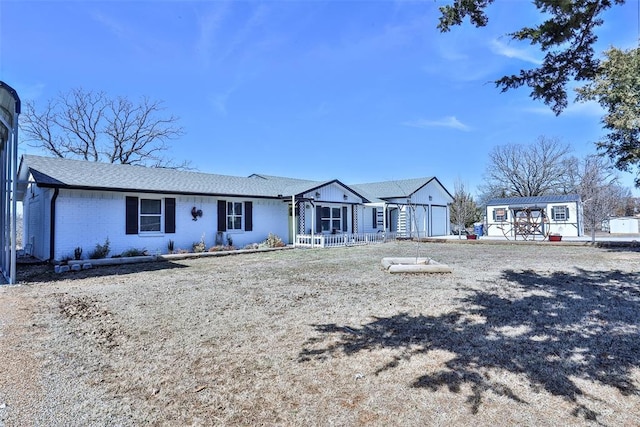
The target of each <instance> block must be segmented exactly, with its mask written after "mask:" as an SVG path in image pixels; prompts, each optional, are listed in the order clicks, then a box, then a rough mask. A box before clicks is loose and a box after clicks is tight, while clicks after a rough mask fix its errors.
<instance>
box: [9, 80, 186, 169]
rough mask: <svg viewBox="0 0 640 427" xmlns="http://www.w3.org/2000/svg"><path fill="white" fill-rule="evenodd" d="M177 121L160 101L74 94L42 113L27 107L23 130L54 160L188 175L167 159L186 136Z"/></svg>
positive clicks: (51, 103)
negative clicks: (173, 145)
mask: <svg viewBox="0 0 640 427" xmlns="http://www.w3.org/2000/svg"><path fill="white" fill-rule="evenodd" d="M177 122H178V118H177V117H176V116H173V115H166V114H164V108H163V106H162V102H161V101H151V100H149V99H148V98H146V97H145V98H142V99H141V100H140V101H139V102H138V103H133V102H132V101H130V100H129V99H127V98H124V97H118V98H115V99H112V98H109V97H108V96H107V95H106V94H105V93H104V92H94V91H84V90H83V89H72V90H71V91H69V92H68V93H65V94H60V95H59V96H58V97H57V98H56V99H54V100H53V101H49V102H48V104H47V106H46V107H45V108H44V110H43V111H42V112H40V113H39V112H38V111H37V110H36V108H35V104H34V103H26V108H25V111H24V112H23V114H22V116H21V129H22V132H23V135H25V136H26V137H27V140H28V141H31V142H33V143H34V144H33V146H35V147H39V148H42V149H43V150H45V151H48V152H50V153H52V154H53V155H55V156H57V157H70V158H80V159H83V160H90V161H96V162H97V161H105V162H109V163H122V164H137V165H144V166H152V167H167V168H175V169H190V167H189V163H188V162H182V163H175V162H174V161H173V160H171V159H167V158H166V157H165V154H166V152H167V151H168V150H169V149H170V145H169V141H171V140H173V139H176V138H179V137H180V136H182V135H184V130H183V128H182V127H180V126H179V125H177Z"/></svg>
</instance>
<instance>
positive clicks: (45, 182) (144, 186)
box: [21, 155, 286, 197]
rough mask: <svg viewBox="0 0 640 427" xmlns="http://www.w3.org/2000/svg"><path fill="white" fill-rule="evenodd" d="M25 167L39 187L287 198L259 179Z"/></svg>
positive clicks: (58, 162) (105, 166)
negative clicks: (280, 196) (281, 196)
mask: <svg viewBox="0 0 640 427" xmlns="http://www.w3.org/2000/svg"><path fill="white" fill-rule="evenodd" d="M23 164H25V165H26V166H27V167H28V168H29V171H30V172H31V173H32V174H33V178H34V179H35V181H36V183H37V184H38V185H40V186H49V187H67V188H96V189H103V190H118V191H137V192H152V193H175V194H201V195H231V196H232V195H238V196H255V197H278V196H279V195H286V194H284V193H283V190H284V189H283V188H281V187H279V186H278V185H277V183H275V182H274V181H269V180H262V179H256V178H246V177H236V176H228V175H215V174H208V173H201V172H190V171H179V170H174V169H163V168H148V167H144V166H133V165H121V164H111V163H98V162H87V161H83V160H71V159H60V158H54V157H40V156H33V155H25V156H23V160H22V164H21V171H22V168H23V166H22V165H23ZM22 173H23V174H24V172H22ZM21 178H22V179H24V178H26V177H22V176H21Z"/></svg>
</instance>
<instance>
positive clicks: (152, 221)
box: [140, 199, 162, 233]
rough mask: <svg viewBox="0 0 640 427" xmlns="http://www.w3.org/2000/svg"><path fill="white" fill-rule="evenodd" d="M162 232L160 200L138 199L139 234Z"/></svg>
mask: <svg viewBox="0 0 640 427" xmlns="http://www.w3.org/2000/svg"><path fill="white" fill-rule="evenodd" d="M161 231H162V199H140V232H141V233H149V232H161Z"/></svg>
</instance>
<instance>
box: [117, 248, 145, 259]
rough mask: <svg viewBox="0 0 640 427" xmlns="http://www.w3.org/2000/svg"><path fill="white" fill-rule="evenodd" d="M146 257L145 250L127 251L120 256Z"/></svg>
mask: <svg viewBox="0 0 640 427" xmlns="http://www.w3.org/2000/svg"><path fill="white" fill-rule="evenodd" d="M145 255H148V252H147V250H146V249H135V248H133V249H128V250H126V251H124V252H122V256H123V257H132V256H145Z"/></svg>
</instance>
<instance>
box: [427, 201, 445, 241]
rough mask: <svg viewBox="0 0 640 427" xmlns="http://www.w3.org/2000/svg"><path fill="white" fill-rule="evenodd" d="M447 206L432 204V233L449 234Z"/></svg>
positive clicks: (434, 234)
mask: <svg viewBox="0 0 640 427" xmlns="http://www.w3.org/2000/svg"><path fill="white" fill-rule="evenodd" d="M447 216H448V215H447V207H446V206H431V235H432V236H445V235H446V234H447V221H448V219H447Z"/></svg>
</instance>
